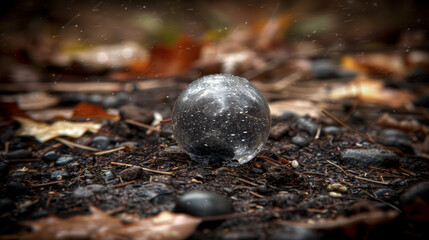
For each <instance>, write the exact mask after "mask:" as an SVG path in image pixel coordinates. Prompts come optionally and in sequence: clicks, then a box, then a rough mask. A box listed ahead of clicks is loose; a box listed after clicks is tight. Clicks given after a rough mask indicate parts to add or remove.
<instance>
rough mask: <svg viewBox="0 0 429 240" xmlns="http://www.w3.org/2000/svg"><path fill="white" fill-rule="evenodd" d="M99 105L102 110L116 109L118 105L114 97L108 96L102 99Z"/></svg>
mask: <svg viewBox="0 0 429 240" xmlns="http://www.w3.org/2000/svg"><path fill="white" fill-rule="evenodd" d="M101 105H102V106H103V107H104V108H106V109H107V108H116V107H118V105H119V101H118V98H117V97H116V96H115V95H109V96H107V97H105V98H104V99H103V101H102V102H101Z"/></svg>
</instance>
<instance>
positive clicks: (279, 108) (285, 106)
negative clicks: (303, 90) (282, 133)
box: [269, 100, 323, 118]
mask: <svg viewBox="0 0 429 240" xmlns="http://www.w3.org/2000/svg"><path fill="white" fill-rule="evenodd" d="M269 106H270V110H271V114H272V115H274V116H279V115H281V114H282V113H283V112H285V111H289V112H294V113H296V114H298V115H300V116H306V115H309V116H311V117H314V118H318V117H319V116H320V109H323V106H317V105H316V104H315V103H314V102H311V101H306V100H287V101H277V102H272V103H270V104H269Z"/></svg>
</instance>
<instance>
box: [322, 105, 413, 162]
mask: <svg viewBox="0 0 429 240" xmlns="http://www.w3.org/2000/svg"><path fill="white" fill-rule="evenodd" d="M322 113H323V114H325V115H326V116H328V117H330V118H332V120H334V121H335V122H337V123H338V124H340V125H341V126H343V127H345V128H347V129H349V130H350V131H352V132H354V133H356V134H357V135H359V136H361V137H362V138H364V139H366V140H367V141H369V142H371V143H373V144H376V145H378V146H380V147H382V148H385V149H387V150H390V151H392V152H395V153H397V154H399V155H401V156H408V154H405V153H403V152H401V151H399V150H398V149H395V148H391V147H388V146H386V145H383V144H381V143H378V142H376V141H374V139H372V138H371V137H369V136H367V135H365V134H363V133H361V132H359V131H356V130H354V129H353V128H351V127H350V126H349V125H347V124H345V123H344V122H343V121H341V120H340V119H338V118H336V117H334V116H333V115H332V114H330V113H328V112H327V111H326V110H325V109H322Z"/></svg>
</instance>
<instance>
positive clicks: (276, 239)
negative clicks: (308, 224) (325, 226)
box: [267, 227, 320, 240]
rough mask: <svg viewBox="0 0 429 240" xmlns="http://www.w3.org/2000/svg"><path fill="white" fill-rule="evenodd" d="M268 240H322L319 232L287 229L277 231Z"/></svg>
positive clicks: (306, 229)
mask: <svg viewBox="0 0 429 240" xmlns="http://www.w3.org/2000/svg"><path fill="white" fill-rule="evenodd" d="M267 239H268V240H318V239H320V237H319V235H318V234H317V232H316V231H315V230H313V229H309V228H300V227H286V228H284V229H281V230H277V231H275V232H274V233H273V234H271V235H270V236H269V237H268V238H267Z"/></svg>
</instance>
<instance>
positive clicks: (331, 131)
mask: <svg viewBox="0 0 429 240" xmlns="http://www.w3.org/2000/svg"><path fill="white" fill-rule="evenodd" d="M323 132H324V133H325V135H331V136H336V135H338V134H339V133H340V132H341V130H340V128H339V127H336V126H327V127H324V128H323Z"/></svg>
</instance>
